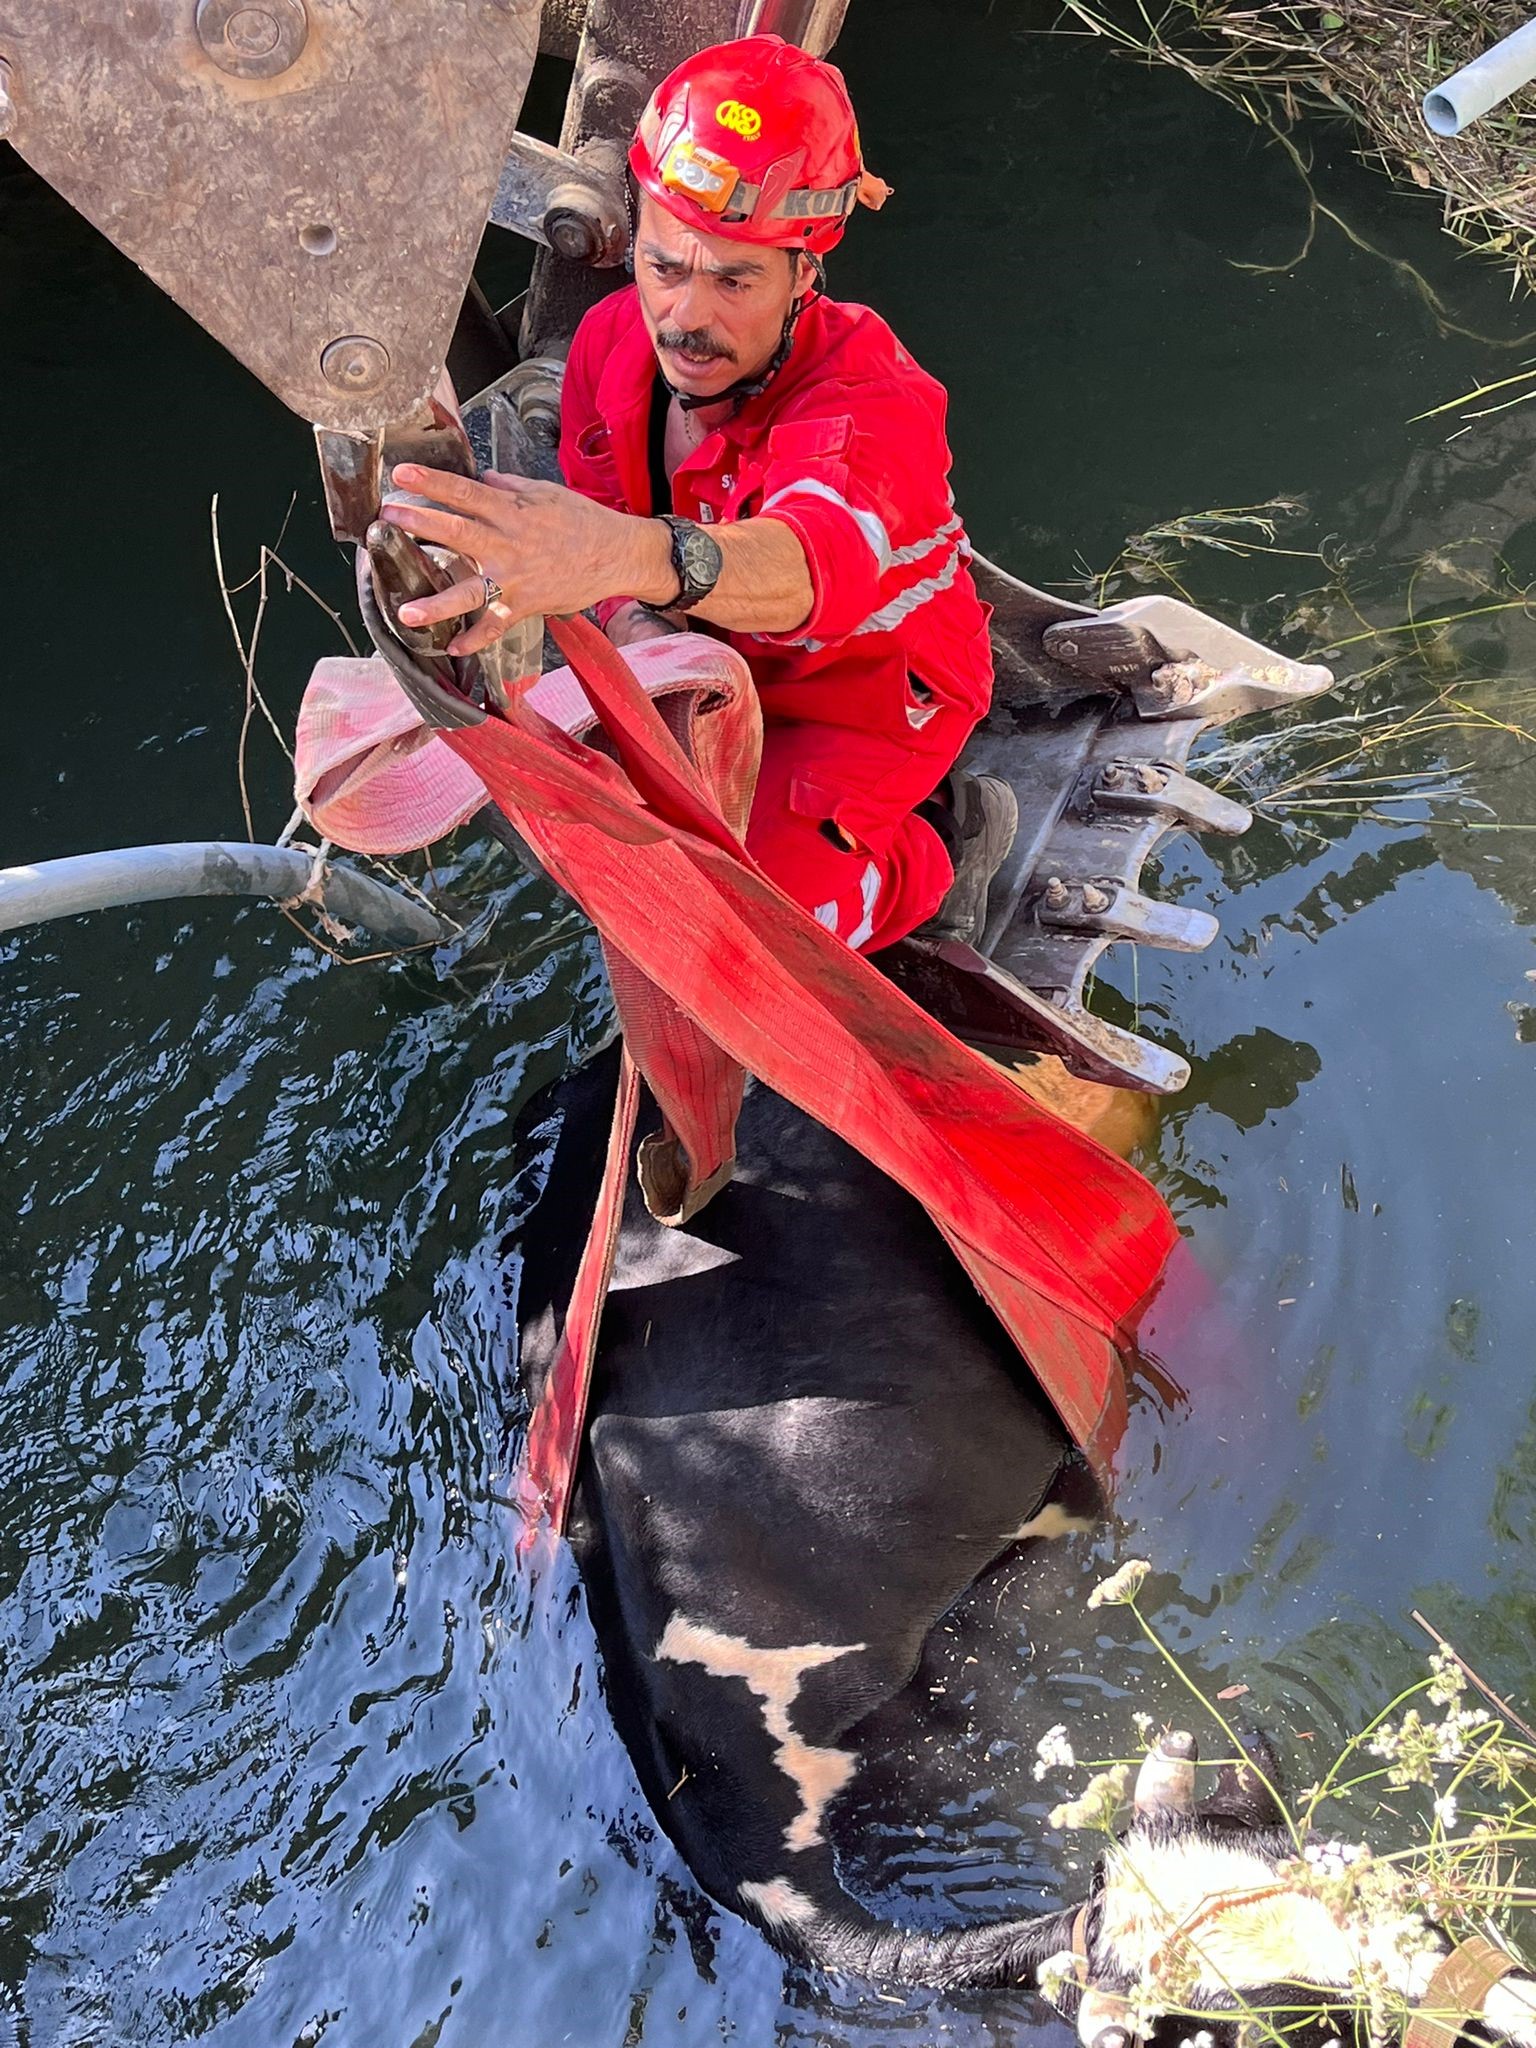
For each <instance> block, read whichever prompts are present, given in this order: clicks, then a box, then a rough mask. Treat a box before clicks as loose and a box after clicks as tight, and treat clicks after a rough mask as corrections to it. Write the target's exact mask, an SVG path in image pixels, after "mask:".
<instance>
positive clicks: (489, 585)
mask: <svg viewBox="0 0 1536 2048" xmlns="http://www.w3.org/2000/svg"><path fill="white" fill-rule="evenodd" d="M480 581H481V582H482V583H483V584H484V585H485V596H484V598H483V599H482V603H484V604H500V603H501V585H500V584H499V583H498V582H497V581H496V579H495V577H494V576H487V575H486V573H485V571H484V570H483V569H482V570H481V571H480Z"/></svg>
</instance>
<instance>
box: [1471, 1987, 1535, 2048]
mask: <svg viewBox="0 0 1536 2048" xmlns="http://www.w3.org/2000/svg"><path fill="white" fill-rule="evenodd" d="M1483 2018H1484V2020H1485V2021H1486V2022H1487V2025H1488V2030H1489V2032H1490V2033H1493V2034H1498V2035H1500V2036H1501V2037H1502V2038H1503V2039H1504V2040H1506V2041H1517V2042H1519V2043H1520V2048H1531V2044H1532V2043H1536V1984H1533V1983H1532V1982H1531V1980H1530V1978H1529V1977H1506V1978H1505V1979H1504V1981H1503V1983H1502V1984H1495V1985H1494V1987H1493V1989H1492V1990H1491V1991H1490V1992H1489V1994H1488V1998H1487V2002H1486V2004H1485V2005H1484V2007H1483Z"/></svg>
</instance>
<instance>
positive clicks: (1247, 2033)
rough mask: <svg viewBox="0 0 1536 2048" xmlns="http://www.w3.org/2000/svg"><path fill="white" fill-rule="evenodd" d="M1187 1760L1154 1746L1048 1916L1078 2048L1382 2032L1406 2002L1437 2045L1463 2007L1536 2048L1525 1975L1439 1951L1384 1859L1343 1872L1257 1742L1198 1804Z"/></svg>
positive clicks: (1189, 1739)
mask: <svg viewBox="0 0 1536 2048" xmlns="http://www.w3.org/2000/svg"><path fill="white" fill-rule="evenodd" d="M1196 1762H1197V1754H1196V1744H1195V1740H1194V1738H1193V1736H1191V1735H1188V1734H1184V1733H1172V1734H1165V1735H1163V1736H1161V1737H1160V1738H1158V1739H1157V1741H1155V1742H1154V1744H1153V1746H1152V1748H1151V1750H1150V1751H1149V1753H1148V1755H1147V1757H1146V1760H1145V1762H1144V1763H1143V1764H1142V1766H1141V1769H1140V1772H1139V1774H1138V1777H1137V1780H1136V1789H1135V1815H1134V1819H1133V1821H1132V1823H1131V1825H1130V1826H1129V1827H1128V1828H1127V1829H1126V1830H1125V1832H1124V1833H1123V1834H1121V1835H1120V1836H1119V1837H1118V1838H1117V1839H1116V1841H1115V1842H1114V1845H1113V1846H1112V1847H1111V1848H1110V1849H1109V1850H1108V1851H1107V1853H1106V1854H1105V1856H1104V1857H1103V1859H1102V1861H1101V1863H1100V1866H1099V1869H1098V1871H1097V1873H1096V1877H1095V1883H1094V1888H1093V1891H1092V1893H1091V1895H1090V1897H1089V1898H1088V1900H1087V1901H1086V1903H1085V1904H1084V1905H1083V1906H1081V1907H1080V1908H1079V1909H1077V1911H1076V1912H1075V1913H1073V1914H1071V1915H1070V1916H1066V1917H1065V1918H1064V1919H1063V1920H1062V1922H1061V1923H1060V1925H1061V1926H1063V1927H1065V1928H1067V1929H1068V1930H1069V1939H1068V1942H1067V1945H1066V1946H1065V1947H1064V1948H1063V1949H1062V1950H1061V1951H1060V1952H1059V1953H1058V1954H1057V1955H1055V1956H1054V1957H1052V1958H1051V1959H1050V1960H1049V1961H1048V1962H1047V1963H1045V1964H1044V1965H1043V1966H1042V1967H1041V1968H1040V1970H1039V1972H1038V1977H1039V1981H1040V1986H1041V1989H1042V1990H1043V1991H1044V1992H1045V1994H1046V1995H1047V1996H1048V1997H1049V1998H1050V1999H1051V2000H1052V2002H1053V2003H1054V2004H1055V2005H1056V2006H1057V2007H1058V2009H1059V2010H1060V2011H1062V2012H1063V2013H1064V2014H1065V2015H1066V2016H1067V2017H1068V2018H1069V2019H1071V2020H1073V2021H1075V2023H1076V2027H1077V2032H1078V2036H1079V2038H1080V2040H1081V2041H1082V2042H1083V2044H1084V2048H1134V2044H1135V2043H1136V2042H1137V2041H1143V2042H1155V2043H1157V2044H1158V2048H1163V2044H1167V2048H1176V2044H1179V2043H1184V2044H1189V2043H1190V2042H1194V2043H1197V2044H1198V2048H1228V2044H1230V2043H1232V2042H1233V2041H1235V2040H1237V2039H1238V2038H1239V2037H1240V2038H1241V2039H1242V2040H1243V2041H1244V2042H1245V2043H1259V2042H1264V2041H1268V2042H1271V2043H1273V2044H1275V2048H1290V2044H1292V2043H1294V2044H1296V2048H1320V2044H1323V2043H1331V2044H1335V2048H1336V2044H1338V2043H1339V2042H1343V2043H1346V2044H1348V2043H1350V2042H1352V2041H1359V2042H1366V2041H1381V2040H1383V2039H1385V2038H1388V2037H1389V2036H1391V2035H1393V2034H1395V2033H1396V2032H1398V2031H1399V2030H1400V2028H1401V2025H1402V2022H1403V2020H1404V2019H1405V2017H1406V2016H1407V2015H1408V2013H1409V2012H1410V2011H1418V2012H1421V2013H1422V2014H1423V2015H1424V2017H1425V2018H1426V2019H1428V2018H1429V2017H1430V2016H1431V2015H1435V2016H1439V2015H1441V2014H1444V2015H1446V2016H1447V2025H1446V2028H1445V2031H1443V2032H1442V2033H1440V2034H1439V2035H1438V2040H1439V2042H1440V2043H1441V2044H1443V2048H1451V2044H1452V2043H1453V2042H1454V2041H1455V2038H1456V2034H1457V2031H1458V2023H1459V2021H1460V2020H1461V2019H1462V2018H1464V2017H1468V2016H1475V2017H1476V2018H1477V2022H1478V2027H1479V2031H1480V2032H1481V2033H1483V2034H1485V2035H1488V2036H1492V2037H1493V2038H1494V2039H1495V2040H1503V2041H1508V2042H1511V2043H1514V2044H1517V2048H1536V1982H1533V1980H1532V1979H1531V1978H1530V1977H1528V1976H1524V1975H1521V1974H1518V1973H1516V1972H1514V1971H1513V1970H1512V1969H1510V1967H1509V1962H1508V1959H1507V1958H1505V1957H1504V1956H1502V1954H1501V1953H1500V1952H1499V1951H1497V1950H1496V1949H1494V1947H1493V1946H1492V1945H1491V1944H1487V1943H1484V1944H1481V1946H1479V1945H1478V1944H1476V1943H1474V1944H1471V1945H1469V1946H1468V1947H1466V1948H1464V1949H1462V1950H1459V1951H1457V1953H1456V1957H1455V1960H1454V1962H1452V1961H1451V1960H1450V1959H1451V1957H1452V1948H1453V1945H1452V1943H1451V1942H1450V1940H1449V1939H1448V1938H1447V1936H1446V1935H1445V1933H1444V1932H1443V1930H1442V1929H1440V1928H1439V1927H1438V1926H1436V1925H1435V1924H1434V1923H1433V1921H1431V1920H1430V1919H1429V1918H1428V1917H1427V1916H1426V1914H1425V1912H1424V1911H1423V1909H1422V1907H1421V1906H1420V1905H1419V1903H1418V1902H1417V1900H1416V1899H1415V1898H1414V1896H1413V1895H1412V1892H1411V1888H1410V1885H1409V1884H1408V1883H1407V1882H1406V1881H1404V1880H1402V1879H1400V1878H1399V1877H1397V1876H1396V1874H1395V1869H1396V1867H1395V1866H1393V1865H1390V1864H1376V1865H1369V1859H1367V1864H1368V1866H1369V1867H1368V1871H1361V1870H1356V1869H1354V1868H1352V1865H1353V1863H1354V1860H1355V1858H1356V1857H1357V1856H1360V1855H1364V1852H1356V1851H1353V1850H1350V1849H1346V1848H1341V1847H1340V1846H1339V1845H1337V1844H1325V1843H1322V1842H1318V1841H1309V1842H1303V1843H1301V1844H1299V1845H1298V1843H1297V1841H1296V1839H1295V1837H1294V1836H1293V1834H1292V1833H1291V1830H1290V1827H1289V1825H1288V1824H1287V1821H1286V1818H1285V1815H1284V1813H1283V1812H1282V1810H1281V1807H1280V1805H1279V1802H1278V1800H1277V1798H1276V1796H1275V1790H1274V1787H1275V1785H1276V1775H1275V1769H1276V1767H1275V1760H1274V1758H1273V1756H1272V1755H1271V1754H1270V1753H1269V1751H1268V1748H1267V1745H1255V1748H1254V1749H1253V1751H1251V1752H1250V1761H1248V1762H1245V1763H1242V1764H1234V1765H1227V1766H1224V1767H1223V1768H1222V1770H1221V1772H1220V1775H1219V1778H1218V1782H1217V1785H1216V1788H1215V1790H1214V1791H1213V1792H1212V1793H1211V1794H1210V1796H1209V1797H1208V1798H1206V1799H1203V1800H1200V1801H1198V1802H1197V1800H1196V1798H1195V1766H1196ZM1495 1978H1496V1979H1497V1981H1496V1982H1495V1981H1491V1980H1493V1979H1495ZM1202 2037H1204V2038H1202Z"/></svg>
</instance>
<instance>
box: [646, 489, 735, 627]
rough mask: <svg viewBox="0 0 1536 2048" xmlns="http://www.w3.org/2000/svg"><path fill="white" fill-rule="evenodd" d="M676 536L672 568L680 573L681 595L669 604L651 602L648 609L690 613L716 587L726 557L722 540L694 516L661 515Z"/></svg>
mask: <svg viewBox="0 0 1536 2048" xmlns="http://www.w3.org/2000/svg"><path fill="white" fill-rule="evenodd" d="M659 517H660V519H661V522H662V524H663V525H664V526H665V527H666V528H667V529H668V530H669V532H670V533H671V535H672V567H673V568H674V569H675V570H676V572H677V586H678V587H677V595H676V597H673V598H669V599H668V600H667V602H666V603H665V604H657V605H648V606H647V607H646V609H647V610H648V611H657V612H663V611H665V612H688V611H692V609H693V607H694V606H695V605H696V604H702V603H703V601H704V599H705V598H706V597H708V595H709V593H710V592H711V591H712V590H713V589H714V587H715V585H716V584H717V583H718V582H719V580H720V571H721V569H722V567H723V566H724V562H725V557H724V556H723V555H722V554H721V552H720V543H719V541H717V540H716V539H715V538H714V537H713V535H711V534H708V533H706V532H705V530H704V528H703V527H702V526H698V525H696V524H695V523H694V521H693V520H691V519H679V518H678V517H677V515H676V514H675V513H673V512H663V513H661V514H660V515H659Z"/></svg>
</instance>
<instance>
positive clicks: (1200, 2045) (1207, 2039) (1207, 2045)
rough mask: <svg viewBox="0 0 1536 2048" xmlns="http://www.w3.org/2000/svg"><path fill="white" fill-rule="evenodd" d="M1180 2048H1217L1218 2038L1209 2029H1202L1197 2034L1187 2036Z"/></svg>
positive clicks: (1181, 2042)
mask: <svg viewBox="0 0 1536 2048" xmlns="http://www.w3.org/2000/svg"><path fill="white" fill-rule="evenodd" d="M1179 2048H1216V2036H1215V2035H1214V2034H1213V2033H1212V2032H1211V2030H1210V2028H1209V2027H1202V2028H1201V2029H1200V2031H1199V2032H1198V2033H1196V2034H1186V2035H1185V2036H1184V2038H1183V2040H1182V2041H1180V2043H1179Z"/></svg>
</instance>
